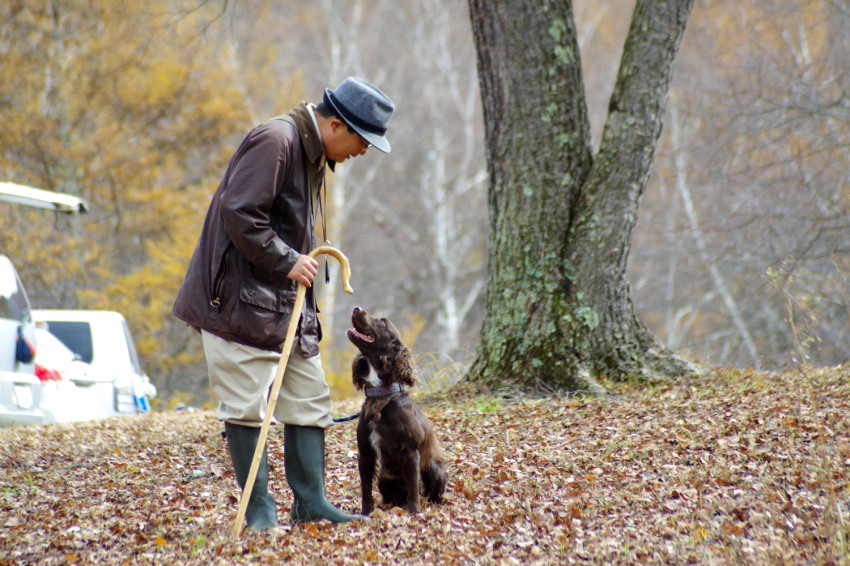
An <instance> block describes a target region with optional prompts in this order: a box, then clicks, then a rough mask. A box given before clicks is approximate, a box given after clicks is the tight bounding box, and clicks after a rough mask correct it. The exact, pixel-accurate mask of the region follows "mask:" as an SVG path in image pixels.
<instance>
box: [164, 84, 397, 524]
mask: <svg viewBox="0 0 850 566" xmlns="http://www.w3.org/2000/svg"><path fill="white" fill-rule="evenodd" d="M394 110H395V106H394V105H393V103H392V102H391V101H390V99H389V98H388V97H387V96H386V95H385V94H384V93H383V92H381V91H380V90H379V89H377V88H376V87H375V86H373V85H372V84H370V83H368V82H367V81H365V80H363V79H361V78H358V77H349V78H348V79H346V80H345V81H343V82H342V83H341V84H340V85H339V86H338V87H337V88H336V89H335V90H330V89H325V93H324V97H323V101H322V103H321V104H319V105H318V106H313V105H312V104H306V103H302V104H301V105H299V106H297V107H295V108H294V109H293V110H292V111H291V112H289V114H286V115H284V116H279V117H277V118H274V119H272V120H269V121H267V122H265V123H263V124H260V125H259V126H257V127H256V128H254V130H252V131H251V132H250V133H249V134H248V136H247V137H246V138H245V139H244V140H242V143H241V144H240V146H239V148H238V149H237V150H236V153H235V154H234V155H233V157H232V158H231V160H230V164H229V165H228V167H227V171H226V172H225V174H224V178H223V179H222V181H221V184H220V185H219V187H218V190H216V192H215V194H214V195H213V198H212V202H211V204H210V207H209V210H208V212H207V217H206V220H205V222H204V227H203V230H202V232H201V236H200V239H199V241H198V244H197V247H196V248H195V252H194V255H193V256H192V260H191V262H190V263H189V267H188V270H187V273H186V276H185V278H184V280H183V284H182V286H181V287H180V291H179V292H178V294H177V299H176V300H175V302H174V307H173V310H172V312H173V314H174V315H175V316H176V317H178V318H179V319H181V320H183V321H185V322H186V323H187V324H188V325H190V326H192V327H194V328H195V329H196V330H198V331H199V332H200V333H201V336H202V339H203V344H204V354H205V356H206V360H207V368H208V372H209V380H210V386H211V388H212V390H213V392H214V393H215V394H216V396H217V397H218V399H219V407H218V418H219V419H220V420H222V421H224V423H225V424H224V436H225V438H227V444H228V449H229V452H230V457H231V460H232V462H233V468H234V471H235V472H236V479H237V481H238V483H239V486H240V487H241V488H243V489H244V487H245V482H246V481H247V478H248V473H249V470H250V468H251V461H252V460H253V455H254V450H255V449H256V446H257V441H258V439H259V435H260V426H261V425H262V422H263V419H264V418H265V410H266V405H267V403H266V398H267V396H268V393H269V388H270V386H271V384H272V382H273V381H274V375H275V371H276V369H277V365H278V362H279V360H280V355H281V348H282V347H283V342H284V337H285V334H286V329H287V327H288V326H289V320H290V317H292V316H299V315H300V323H299V327H298V333H297V334H296V338H295V343H294V345H293V351H292V352H283V355H287V356H290V358H289V360H288V362H287V367H286V373H285V374H284V378H283V384H282V386H281V389H280V396H279V397H278V401H277V405H276V407H275V414H274V417H275V419H276V420H277V421H279V422H283V423H284V467H285V470H286V479H287V482H288V483H289V486H290V488H291V489H292V492H293V495H294V503H293V505H292V511H291V513H290V516H291V518H292V520H293V521H294V522H304V521H314V520H318V519H327V520H330V521H333V522H345V521H349V520H351V519H354V518H358V517H359V516H357V515H348V514H346V513H343V512H342V511H340V510H339V509H337V508H336V507H334V506H333V505H331V504H330V503H329V502H328V500H327V499H326V497H325V476H324V474H325V428H326V427H328V426H329V425H331V424H332V420H331V418H330V389H329V388H328V385H327V382H326V381H325V373H324V371H323V369H322V365H321V361H320V358H319V355H318V354H319V340H320V339H321V329H320V327H319V321H318V318H317V316H316V302H315V298H314V296H313V290H312V288H311V287H312V282H313V278H314V277H315V276H316V273H317V270H318V263H317V262H316V260H314V259H313V258H310V257H308V256H307V255H306V253H307V252H309V251H311V250H312V249H314V248H315V247H316V237H315V231H314V219H315V214H316V209H317V208H318V207H320V206H321V204H322V203H321V200H320V196H321V194H320V188H321V185H322V183H323V178H324V172H325V166H326V164H327V165H328V166H330V168H331V170H333V168H334V166H335V164H337V163H342V162H343V161H345V160H346V159H349V158H353V157H357V156H359V155H363V154H364V153H365V152H366V150H367V149H369V148H370V147H372V146H374V147H376V148H377V149H379V150H380V151H382V152H384V153H389V152H390V143H389V141H388V140H387V138H386V136H385V134H386V131H387V126H388V125H389V121H390V118H391V117H392V114H393V111H394ZM298 284H303V285H305V286H307V287H308V289H307V297H306V301H305V308H304V310H303V312H301V313H292V308H293V303H294V302H295V293H296V288H297V285H298ZM268 479H269V477H268V462H267V455H266V453H265V452H264V453H263V458H262V460H261V463H260V468H259V470H258V472H257V477H256V480H255V484H254V488H253V491H252V493H251V497H250V499H249V501H248V508H247V511H246V519H247V522H248V526H249V527H250V528H252V529H255V530H265V529H270V528H272V527H274V526H275V525H277V506H276V504H275V501H274V499H272V497H271V495H270V494H269V492H268Z"/></svg>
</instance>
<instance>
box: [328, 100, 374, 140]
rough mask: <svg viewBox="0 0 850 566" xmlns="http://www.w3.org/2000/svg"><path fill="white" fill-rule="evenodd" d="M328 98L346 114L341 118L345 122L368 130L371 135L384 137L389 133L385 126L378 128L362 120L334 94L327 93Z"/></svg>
mask: <svg viewBox="0 0 850 566" xmlns="http://www.w3.org/2000/svg"><path fill="white" fill-rule="evenodd" d="M327 96H328V98H330V99H331V100H332V101H333V103H334V106H335V107H336V108H338V109H339V110H340V111H342V113H343V114H344V116H341V118H344V119H345V121H346V122H348V123H349V124H351V125H352V126H357V127H358V128H360V129H363V130H366V131H367V132H369V133H370V134H377V135H379V136H383V135H384V134H386V133H387V128H386V126H384V127H381V126H376V125H375V124H371V123H369V122H367V121H365V120H363V119H362V118H360V117H359V116H357V115H356V114H354V113H353V112H352V111H351V110H349V109H348V108H346V106H345V105H344V104H343V103H341V102H340V101H339V98H337V97H336V96H334V94H333V93H332V92H329V93H327Z"/></svg>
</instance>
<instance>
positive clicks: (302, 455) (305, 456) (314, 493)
mask: <svg viewBox="0 0 850 566" xmlns="http://www.w3.org/2000/svg"><path fill="white" fill-rule="evenodd" d="M283 447H284V451H283V463H284V466H285V468H286V481H287V482H289V487H290V488H292V493H293V494H294V496H295V500H294V503H293V504H292V512H291V513H290V517H292V521H293V522H294V523H307V522H310V521H318V520H319V519H327V520H328V521H330V522H332V523H345V522H348V521H352V520H354V519H367V517H364V516H363V515H349V514H347V513H343V512H342V511H340V510H339V509H337V508H336V507H334V506H333V505H331V504H330V502H328V500H327V498H326V497H325V429H323V428H321V427H317V426H298V425H289V424H285V425H283Z"/></svg>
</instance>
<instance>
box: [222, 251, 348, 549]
mask: <svg viewBox="0 0 850 566" xmlns="http://www.w3.org/2000/svg"><path fill="white" fill-rule="evenodd" d="M319 254H327V255H332V256H334V257H335V258H336V259H337V260H339V263H340V266H341V267H342V288H343V290H344V291H345V292H346V293H354V289H352V288H351V285H350V284H349V282H348V280H349V279H351V266H350V265H349V264H348V258H347V257H345V255H344V254H343V253H342V252H341V251H339V250H338V249H336V248H332V247H331V246H319V247H318V248H316V249H315V250H313V251H312V252H310V253H309V254H307V255H309V256H310V257H312V258H315V257H316V256H317V255H319ZM306 294H307V287H306V286H304V284H303V283H301V284H299V285H298V290H297V292H296V293H295V306H293V307H292V318H291V319H290V321H289V328H287V330H286V339H285V340H284V342H283V350H282V351H281V355H280V362H279V363H278V365H277V372H276V373H275V376H274V382H273V383H272V388H271V392H270V393H269V400H268V405H267V406H266V417H265V419H263V426H262V428H261V429H260V438H259V439H258V440H257V448H256V450H254V460H253V461H252V462H251V470H250V471H249V472H248V479H247V480H245V489H243V490H242V498H241V499H240V500H239V511H237V512H236V521H234V522H233V532H232V536H233V538H236V537H238V536H239V533H241V532H242V521H243V519H245V511H246V510H247V509H248V499H249V498H250V497H251V491H253V489H254V481H255V480H256V479H257V470H258V469H259V467H260V460H262V459H263V450H264V449H265V447H266V438H267V437H268V435H269V427H271V424H272V418H273V417H274V407H275V405H276V404H277V396H278V393H280V386H281V384H282V383H283V374H284V372H286V364H287V362H288V361H289V353H290V352H291V351H292V343H293V342H294V341H295V330H296V329H297V328H298V321H299V320H300V319H301V309H302V308H303V307H304V297H305V295H306Z"/></svg>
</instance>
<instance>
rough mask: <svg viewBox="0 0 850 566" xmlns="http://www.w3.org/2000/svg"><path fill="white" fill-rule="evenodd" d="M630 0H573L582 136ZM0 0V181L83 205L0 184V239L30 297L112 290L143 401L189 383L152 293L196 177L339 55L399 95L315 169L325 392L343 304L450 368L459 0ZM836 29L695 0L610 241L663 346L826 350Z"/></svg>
mask: <svg viewBox="0 0 850 566" xmlns="http://www.w3.org/2000/svg"><path fill="white" fill-rule="evenodd" d="M632 5H633V2H631V1H629V0H596V1H593V2H591V1H581V0H576V2H575V10H576V23H577V25H578V29H579V33H580V36H581V38H580V43H581V50H582V53H581V55H582V63H583V66H584V75H585V79H586V83H585V88H586V91H587V99H588V104H589V111H590V117H591V123H592V125H593V127H594V136H595V140H596V141H598V138H599V135H600V134H601V127H602V125H603V120H604V117H605V115H606V112H607V105H608V100H609V97H610V94H611V89H612V87H613V82H614V78H615V73H616V71H617V68H618V65H619V56H620V53H621V52H622V43H623V41H624V39H625V35H626V31H627V28H628V25H629V21H630V16H631V8H632ZM0 13H2V17H0V132H1V133H0V180H4V181H6V180H8V181H14V182H18V183H23V184H28V185H32V186H35V187H39V188H44V189H51V190H58V191H63V192H68V193H73V194H76V195H79V196H82V197H84V198H85V199H86V200H87V201H88V202H89V204H90V205H91V212H90V213H89V214H87V215H85V216H82V217H80V218H77V219H75V220H68V219H65V218H58V217H54V216H52V215H49V214H46V213H44V212H38V211H29V210H22V209H21V208H20V207H14V206H11V205H0V217H2V221H1V222H2V230H0V250H2V251H3V252H5V253H7V254H8V255H9V256H10V257H11V259H12V261H13V262H14V263H15V265H16V267H17V268H18V270H19V272H20V274H21V277H22V279H23V281H24V283H25V285H26V286H27V289H28V291H29V293H30V299H31V301H32V303H33V305H34V306H35V307H37V308H93V309H114V310H118V311H121V312H122V313H123V314H124V315H125V316H126V317H127V319H128V321H129V323H130V326H131V329H132V331H133V333H134V336H135V338H136V342H137V347H138V349H139V354H140V356H141V357H142V360H143V365H144V367H145V369H146V370H147V372H148V373H149V375H150V376H151V379H152V380H153V381H154V383H155V384H156V385H157V387H158V389H159V391H160V402H161V403H166V404H173V403H176V402H177V401H178V400H181V401H186V402H192V403H196V404H200V403H203V402H204V401H205V399H206V393H205V391H206V370H205V367H204V362H203V356H202V353H201V344H200V340H199V339H198V338H197V337H196V336H195V335H194V334H193V333H192V332H191V331H190V330H188V329H187V328H186V327H184V326H183V325H182V323H179V322H178V321H177V320H176V319H174V318H173V317H171V316H170V314H169V312H170V307H171V303H172V300H173V297H174V294H175V292H176V289H177V287H178V286H179V283H180V281H181V279H182V276H183V273H184V270H185V267H186V264H187V262H188V259H189V257H190V255H191V253H192V250H193V248H194V245H195V241H196V238H197V236H198V234H199V232H200V226H201V222H202V220H203V216H204V213H205V211H206V208H207V203H208V202H209V197H210V195H211V194H212V192H213V190H214V189H215V187H216V186H217V184H218V181H219V177H220V175H221V174H222V173H223V171H224V169H225V167H226V163H227V160H228V159H229V157H230V154H231V152H232V151H233V149H234V148H235V147H236V145H237V144H238V143H239V141H240V139H241V137H242V136H243V135H244V134H245V133H247V131H249V130H250V128H251V127H252V126H253V125H254V124H256V123H258V122H260V121H263V120H265V119H267V118H269V117H272V116H274V115H277V114H280V113H284V112H286V111H287V110H288V109H289V108H290V107H291V106H293V105H294V104H296V103H298V102H299V101H301V100H311V101H318V100H319V99H320V97H321V93H322V90H323V89H324V88H325V87H333V86H335V85H336V84H338V82H340V81H341V80H342V79H344V78H345V77H346V76H349V75H361V76H364V77H366V78H368V79H369V80H370V81H372V82H374V83H375V84H377V85H380V87H381V88H382V89H383V90H384V91H385V92H387V93H388V94H389V95H390V97H391V98H392V99H393V101H394V102H395V103H396V106H397V113H396V115H395V117H394V118H393V122H392V125H391V128H390V132H389V137H390V139H391V141H392V143H393V152H392V154H391V155H389V156H385V155H382V154H379V153H377V152H376V153H371V152H369V153H367V155H366V156H365V157H362V158H359V159H356V160H354V161H353V162H352V163H346V164H345V165H343V166H341V167H340V168H338V170H337V173H336V174H335V175H334V176H333V177H332V178H330V179H329V181H330V190H329V192H328V195H329V206H328V209H327V214H328V218H327V224H328V239H329V240H331V241H332V242H333V244H334V245H335V246H336V247H339V248H340V249H341V250H343V251H344V252H345V253H346V254H347V255H348V257H349V258H350V260H351V266H352V285H353V286H354V287H355V295H353V296H348V295H345V294H343V293H341V292H338V289H337V288H336V285H337V284H338V280H339V278H338V277H333V278H332V281H331V284H330V285H326V286H324V287H323V288H322V290H321V295H320V297H321V298H320V306H321V308H322V310H323V317H324V319H323V324H324V327H325V334H326V339H325V342H324V344H323V347H324V352H325V363H326V366H327V367H328V369H329V370H330V371H329V375H330V378H331V381H332V385H333V386H334V387H335V389H336V391H337V393H339V394H345V393H346V392H348V391H349V389H348V380H349V378H348V375H347V371H348V364H349V360H350V358H351V355H352V353H353V350H352V348H351V347H350V346H349V345H348V343H347V340H345V338H344V331H345V328H346V327H347V324H348V322H347V319H348V313H349V312H350V309H351V307H352V306H353V305H355V304H359V305H361V306H363V307H364V308H366V309H368V310H370V311H377V312H380V313H382V314H385V315H388V316H390V317H391V318H393V320H394V321H396V323H398V325H399V327H400V328H402V329H403V332H404V333H405V336H406V338H407V341H408V343H410V344H412V346H413V348H414V350H415V351H416V352H417V354H418V355H419V357H420V364H421V365H422V366H423V368H424V370H425V373H426V377H429V376H430V377H433V376H447V375H448V376H456V375H459V374H460V373H461V368H462V367H463V364H464V362H466V361H468V360H469V359H470V357H471V355H472V353H473V351H474V349H475V344H476V341H477V339H478V332H479V327H480V322H481V318H482V314H483V313H482V310H483V300H484V284H485V280H486V279H485V269H486V257H487V254H486V245H487V237H486V229H487V218H486V215H487V206H486V198H487V194H486V193H487V184H486V163H485V159H484V147H483V143H484V142H483V126H482V117H481V109H480V96H479V86H478V79H477V74H476V68H475V51H474V47H473V43H472V34H471V30H470V25H469V17H468V9H467V5H466V2H465V1H463V0H401V1H399V0H393V1H390V0H320V1H306V0H286V1H285V2H269V1H261V0H244V1H241V2H204V1H202V0H195V1H165V0H150V1H148V2H146V3H144V4H141V3H137V2H129V1H125V2H121V1H107V0H100V1H98V0H95V1H91V2H58V1H56V0H54V1H48V2H34V1H31V0H11V1H10V2H4V4H3V8H2V12H0ZM848 50H850V2H845V1H844V0H772V1H767V0H734V1H732V0H705V1H698V2H697V3H696V5H695V7H694V10H693V14H692V16H691V18H690V21H689V23H688V28H687V31H686V34H685V38H684V40H683V42H682V45H681V50H680V52H679V54H678V56H677V60H676V68H675V73H674V76H673V83H672V85H671V90H670V93H671V94H670V99H669V102H668V105H667V112H668V115H667V116H666V117H665V120H664V130H663V133H662V138H661V140H660V143H659V147H658V151H657V153H656V156H655V160H654V165H653V170H652V174H651V178H650V181H649V184H648V186H647V190H646V193H645V194H644V198H643V200H642V202H641V207H640V212H639V221H638V225H637V229H636V230H635V241H634V242H633V245H632V252H631V256H630V259H631V264H630V277H631V280H632V286H633V291H634V300H635V303H636V306H637V308H638V310H639V312H640V315H641V317H642V318H643V319H644V321H645V322H646V323H647V325H648V326H649V328H650V329H651V330H652V331H653V332H654V333H655V334H656V335H657V336H658V337H659V338H660V339H661V340H662V341H663V342H665V343H666V344H667V345H668V346H669V347H671V348H672V349H675V350H677V351H679V352H681V353H684V354H686V355H688V356H690V357H693V358H695V359H697V360H699V361H701V362H703V363H706V364H709V365H723V366H731V367H754V368H759V369H773V368H782V367H783V366H784V365H785V364H787V363H789V361H790V360H791V359H792V356H793V355H794V352H795V341H796V342H800V341H802V342H806V343H807V344H808V345H809V346H811V347H810V348H808V349H807V351H808V352H809V354H810V356H811V360H810V361H811V362H812V363H814V364H816V365H834V364H840V363H844V362H846V361H847V354H846V349H845V348H843V345H845V344H847V343H848V340H850V336H848V334H850V324H848V309H847V304H848V296H847V295H848V273H850V255H848V251H850V250H848V245H850V237H849V236H850V200H849V199H848V197H850V185H848V181H850V179H848V175H850V173H848V171H850V167H848V165H850V154H849V153H848V152H850V145H849V144H848V142H850V128H848V121H850V98H848V95H847V92H848V90H850V88H848V86H850V77H848V70H850V63H848V61H847V58H846V53H847V52H848ZM320 238H321V234H320ZM331 267H332V270H333V268H334V265H333V263H332V264H331ZM791 321H793V322H794V324H791Z"/></svg>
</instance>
